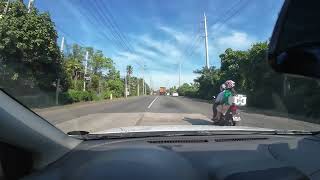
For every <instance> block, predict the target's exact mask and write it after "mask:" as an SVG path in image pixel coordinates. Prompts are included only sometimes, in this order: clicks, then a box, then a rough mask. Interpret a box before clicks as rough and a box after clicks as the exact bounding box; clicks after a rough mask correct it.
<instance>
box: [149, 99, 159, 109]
mask: <svg viewBox="0 0 320 180" xmlns="http://www.w3.org/2000/svg"><path fill="white" fill-rule="evenodd" d="M158 98H159V96H157V97H156V98H154V100H153V101H152V102H151V103H150V104H149V106H148V109H150V108H151V106H152V104H153V103H154V102H155V101H156V100H157V99H158Z"/></svg>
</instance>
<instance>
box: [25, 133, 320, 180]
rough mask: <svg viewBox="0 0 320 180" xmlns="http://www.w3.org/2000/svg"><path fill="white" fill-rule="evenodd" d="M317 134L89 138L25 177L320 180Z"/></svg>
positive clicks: (318, 139)
mask: <svg viewBox="0 0 320 180" xmlns="http://www.w3.org/2000/svg"><path fill="white" fill-rule="evenodd" d="M319 152H320V138H319V137H316V136H294V135H292V136H280V135H217V136H179V137H153V138H152V137H150V138H128V139H113V140H88V141H84V142H82V143H81V144H80V145H79V146H78V147H76V148H75V149H74V150H73V151H72V152H70V153H69V154H67V155H66V156H64V157H63V158H61V159H60V160H58V161H56V162H55V163H53V164H51V165H49V166H48V167H46V168H44V169H41V170H39V171H37V172H34V173H33V174H31V175H29V176H27V177H25V178H24V179H140V180H141V179H150V180H151V179H152V180H155V179H190V180H191V179H210V180H220V179H221V180H222V179H225V180H236V179H299V180H302V179H320V156H319Z"/></svg>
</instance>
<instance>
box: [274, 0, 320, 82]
mask: <svg viewBox="0 0 320 180" xmlns="http://www.w3.org/2000/svg"><path fill="white" fill-rule="evenodd" d="M319 7H320V1H319V0H309V1H301V0H286V1H285V2H284V4H283V7H282V9H281V12H280V14H279V17H278V20H277V23H276V25H275V28H274V30H273V34H272V37H271V40H270V43H269V49H268V62H269V64H270V65H271V67H272V68H273V69H274V70H275V71H277V72H281V73H288V74H295V75H302V76H308V77H316V78H320V33H319V32H320V23H319V21H318V20H319V18H320V11H319Z"/></svg>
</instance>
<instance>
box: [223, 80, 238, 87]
mask: <svg viewBox="0 0 320 180" xmlns="http://www.w3.org/2000/svg"><path fill="white" fill-rule="evenodd" d="M224 84H225V85H226V89H232V88H234V86H235V85H236V83H235V82H234V81H232V80H228V81H226V82H225V83H224Z"/></svg>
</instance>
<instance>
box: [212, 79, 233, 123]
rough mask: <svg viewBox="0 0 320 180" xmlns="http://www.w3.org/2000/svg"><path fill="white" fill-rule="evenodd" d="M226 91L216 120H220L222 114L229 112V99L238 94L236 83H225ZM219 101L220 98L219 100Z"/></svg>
mask: <svg viewBox="0 0 320 180" xmlns="http://www.w3.org/2000/svg"><path fill="white" fill-rule="evenodd" d="M224 84H225V86H226V89H225V90H224V91H223V97H222V100H221V101H220V103H219V105H218V106H217V115H216V117H215V119H216V120H220V117H221V115H222V114H224V115H225V113H226V112H227V111H228V109H229V107H230V104H229V97H231V96H233V95H235V94H236V91H235V90H234V87H235V82H234V81H232V80H227V81H226V82H225V83H224ZM217 99H218V98H217Z"/></svg>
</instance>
